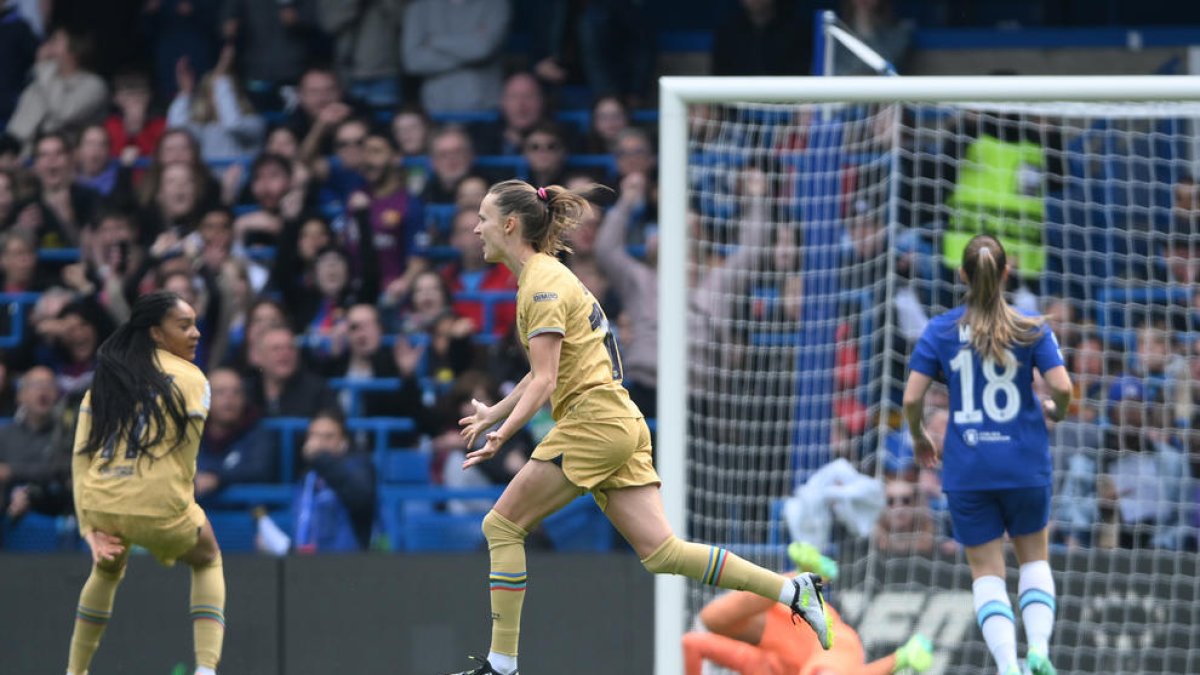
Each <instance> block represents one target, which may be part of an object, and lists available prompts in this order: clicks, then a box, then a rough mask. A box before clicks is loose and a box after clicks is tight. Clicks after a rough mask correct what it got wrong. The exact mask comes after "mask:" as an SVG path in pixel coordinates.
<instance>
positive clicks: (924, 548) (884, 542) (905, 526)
mask: <svg viewBox="0 0 1200 675" xmlns="http://www.w3.org/2000/svg"><path fill="white" fill-rule="evenodd" d="M884 493H885V494H886V496H887V507H886V508H885V509H884V512H883V515H882V516H880V518H879V522H878V523H877V524H876V526H875V546H876V548H877V549H878V550H879V551H881V552H884V553H891V554H899V555H929V554H930V553H932V552H933V546H934V528H933V525H934V523H933V517H932V513H931V511H930V509H929V505H928V504H927V503H926V501H925V497H924V495H923V494H922V493H921V491H920V490H919V489H918V487H917V483H916V482H914V481H913V480H910V479H909V478H906V477H904V476H903V475H898V476H894V477H889V478H888V479H887V482H886V484H885V486H884Z"/></svg>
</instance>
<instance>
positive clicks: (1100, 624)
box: [687, 102, 1200, 673]
mask: <svg viewBox="0 0 1200 675" xmlns="http://www.w3.org/2000/svg"><path fill="white" fill-rule="evenodd" d="M1195 117H1200V107H1198V106H1196V105H1194V104H1162V105H1150V104H1140V105H1124V104H1120V103H1104V104H1081V103H1064V104H1022V103H1019V102H1014V103H1012V104H1003V105H999V104H980V105H966V104H962V105H897V104H872V105H766V104H750V103H738V104H707V105H692V106H690V107H689V132H688V154H689V156H688V173H687V179H688V191H689V193H688V196H689V218H690V219H689V225H688V237H689V247H688V252H687V265H688V274H689V277H688V278H689V285H690V295H689V307H688V320H689V324H688V350H689V351H688V362H689V365H690V381H689V385H688V386H689V400H688V444H687V447H688V453H689V456H688V482H689V491H688V495H687V516H688V520H687V528H688V535H689V536H691V537H692V538H693V539H696V540H699V541H706V542H712V543H719V544H723V545H727V546H728V547H730V548H731V549H732V550H734V551H737V552H739V553H742V554H744V555H746V556H747V557H750V558H752V559H754V560H756V561H757V562H760V563H762V564H765V565H768V566H771V567H773V568H776V569H783V568H786V567H788V565H789V563H788V561H787V559H786V555H785V553H784V547H785V545H786V544H787V542H788V541H789V538H790V533H789V528H788V525H787V523H785V522H784V520H785V519H784V514H785V512H787V511H788V510H789V509H788V507H787V498H788V497H789V496H790V495H792V493H793V490H794V489H795V488H796V487H797V486H798V485H800V484H802V483H803V482H804V481H805V480H806V479H807V478H808V477H809V476H811V475H812V473H813V472H814V471H816V470H817V469H819V468H820V467H823V466H825V465H826V464H828V463H829V462H830V461H831V460H833V459H836V458H845V459H847V460H849V461H850V462H851V464H852V465H854V466H855V467H857V468H858V469H859V470H861V471H862V472H864V473H865V474H867V475H869V476H870V477H874V478H879V479H883V480H885V482H886V488H885V489H886V493H887V495H888V505H887V506H886V507H885V508H884V513H883V515H882V517H881V519H880V521H879V523H878V525H877V527H876V528H875V531H874V532H873V533H872V534H871V536H869V537H858V536H856V535H855V534H854V533H853V530H854V529H855V528H854V526H853V522H852V519H850V518H846V519H838V518H834V519H833V526H832V528H831V529H830V530H829V532H830V534H829V540H828V542H827V549H828V551H829V552H830V553H831V555H834V556H836V557H837V558H838V559H839V560H840V561H841V565H842V577H841V579H840V580H839V582H838V583H837V589H838V590H837V591H835V593H834V596H833V597H834V601H835V603H838V604H840V605H841V607H842V609H843V615H844V616H845V617H846V618H847V620H849V622H850V623H851V624H852V625H856V626H857V627H858V628H859V630H860V633H861V635H862V637H863V641H864V643H865V645H866V648H867V651H868V653H869V654H870V655H871V656H872V657H879V656H882V655H884V654H886V653H887V652H888V650H890V649H891V648H894V647H895V646H898V645H899V644H900V643H902V642H903V641H904V640H905V639H907V638H908V636H909V635H911V634H912V633H913V632H916V631H918V630H920V631H921V632H924V633H925V634H927V635H928V636H929V637H931V638H933V640H934V642H935V643H936V644H937V645H938V647H939V658H938V661H937V663H936V664H935V672H954V673H972V672H974V673H982V672H991V670H992V669H993V668H992V666H991V663H990V658H989V657H988V655H987V651H986V649H985V647H984V645H983V642H982V640H981V638H980V637H979V635H978V629H977V628H976V627H975V625H974V612H973V610H972V606H971V598H970V574H969V570H968V568H967V566H966V564H965V561H964V559H963V557H962V554H961V552H960V551H958V550H957V549H956V547H955V546H954V544H953V542H952V539H951V532H950V526H949V522H948V517H947V516H946V514H945V510H944V499H943V498H942V497H941V495H940V489H939V486H938V480H937V476H936V475H934V474H928V473H924V474H922V473H918V472H917V471H916V469H915V468H914V467H912V466H911V457H910V455H911V450H910V449H909V448H908V446H907V443H906V442H905V439H906V436H907V432H905V431H903V430H902V429H900V420H899V414H898V413H899V402H900V400H899V399H900V392H901V388H902V386H903V379H904V377H905V367H906V364H907V359H908V354H909V349H910V347H911V344H912V343H913V341H914V340H915V339H916V337H917V336H918V335H919V334H920V331H921V329H922V328H923V323H924V321H926V320H927V319H928V317H929V316H932V315H933V314H935V313H937V312H940V311H942V310H943V309H945V308H947V307H950V306H952V305H953V304H955V303H956V302H957V300H958V299H959V295H960V293H961V290H962V288H961V286H959V285H957V284H956V281H955V273H956V270H955V268H956V265H954V264H947V263H946V259H947V258H953V256H954V255H955V254H956V252H960V251H961V247H962V245H963V244H964V243H965V240H966V239H968V238H969V237H970V236H971V235H973V234H975V233H977V232H980V231H987V232H991V233H993V234H997V235H999V236H1001V238H1002V239H1003V241H1004V242H1005V244H1006V246H1007V247H1008V248H1009V259H1010V261H1012V262H1013V263H1014V264H1015V265H1016V266H1017V268H1018V269H1017V271H1016V273H1015V274H1013V275H1012V284H1011V288H1010V289H1009V290H1010V291H1011V294H1010V300H1011V301H1012V302H1014V303H1015V304H1017V305H1018V306H1021V307H1025V308H1028V309H1031V310H1034V311H1040V312H1044V313H1046V314H1048V316H1049V318H1050V319H1051V321H1052V325H1053V326H1054V328H1055V330H1056V332H1057V334H1058V337H1059V341H1060V343H1061V344H1062V346H1063V351H1064V355H1065V356H1066V358H1067V359H1068V367H1069V370H1070V371H1071V374H1072V377H1073V378H1074V379H1075V381H1076V382H1077V384H1078V389H1079V394H1080V400H1079V402H1078V403H1077V404H1076V406H1075V408H1074V410H1073V412H1072V416H1071V418H1070V419H1069V421H1068V422H1066V423H1063V424H1061V425H1060V426H1059V428H1058V429H1057V430H1056V431H1055V437H1056V439H1057V441H1056V447H1055V448H1054V449H1053V452H1054V458H1055V467H1056V472H1055V481H1056V483H1055V486H1056V491H1055V494H1056V498H1055V507H1054V512H1053V514H1052V521H1053V526H1054V528H1053V535H1052V542H1053V545H1054V552H1055V555H1054V559H1053V561H1052V565H1053V566H1054V569H1055V572H1056V578H1057V579H1058V585H1059V592H1060V599H1059V621H1058V624H1057V632H1056V636H1055V638H1054V640H1053V644H1052V656H1053V657H1054V661H1055V664H1056V666H1057V667H1058V669H1059V672H1060V673H1071V672H1081V673H1082V672H1161V673H1168V672H1171V673H1181V672H1200V640H1198V637H1200V636H1198V635H1197V632H1198V631H1197V629H1196V628H1195V626H1197V625H1200V609H1197V604H1196V601H1197V600H1200V580H1198V577H1197V574H1196V572H1197V570H1196V559H1195V550H1196V536H1195V535H1196V531H1197V530H1196V525H1197V521H1196V518H1197V508H1196V501H1197V490H1196V485H1195V483H1194V482H1193V481H1192V480H1191V477H1192V476H1195V474H1196V472H1195V469H1194V468H1193V463H1195V464H1196V468H1200V442H1196V441H1197V440H1200V434H1193V432H1192V431H1191V429H1192V428H1193V426H1194V425H1193V422H1200V417H1197V415H1198V414H1200V408H1197V407H1196V398H1195V396H1194V395H1193V394H1194V393H1200V358H1198V357H1194V356H1193V354H1197V355H1200V341H1194V340H1193V337H1194V336H1195V333H1194V329H1195V326H1196V323H1195V322H1196V319H1197V318H1200V230H1197V231H1196V232H1195V233H1194V232H1193V229H1194V225H1195V223H1196V222H1197V220H1198V219H1200V192H1198V191H1197V189H1196V185H1195V183H1194V182H1193V181H1191V178H1190V177H1191V176H1192V175H1193V171H1192V168H1193V157H1194V156H1195V153H1194V151H1193V147H1192V146H1193V143H1194V141H1193V136H1192V127H1193V123H1192V119H1193V118H1195ZM1143 327H1144V328H1143ZM1114 397H1116V398H1114ZM930 398H931V401H932V402H933V404H934V405H933V407H931V410H930V424H931V426H934V427H936V425H937V424H938V423H939V421H940V420H939V418H942V417H943V416H944V414H943V413H939V412H937V410H936V408H937V406H938V405H939V403H938V401H941V403H940V405H941V407H942V408H944V407H945V397H944V395H942V396H939V395H938V393H937V392H935V393H934V395H933V396H931V397H930ZM1135 399H1140V401H1141V402H1140V403H1138V404H1134V403H1132V401H1133V400H1135ZM1122 400H1123V401H1124V403H1121V401H1122ZM1119 410H1127V411H1128V412H1129V414H1128V416H1127V417H1125V418H1124V419H1125V420H1126V422H1125V423H1124V424H1121V423H1119V420H1118V418H1117V413H1118V411H1119ZM1134 412H1137V413H1139V414H1140V415H1141V417H1142V421H1141V422H1138V423H1137V424H1136V426H1135V420H1134V419H1133V413H1134ZM1135 445H1136V448H1135V447H1134V446H1135ZM1193 446H1195V447H1196V451H1195V452H1193V451H1192V447H1193ZM831 494H832V493H831ZM795 503H796V504H799V503H800V502H795ZM851 506H859V507H861V506H862V504H861V503H859V504H853V503H851V502H850V501H849V500H843V502H842V503H841V506H839V508H840V509H841V510H842V513H847V512H849V511H850V508H849V507H851ZM805 532H806V534H808V535H810V536H815V537H820V536H821V534H822V533H821V531H820V530H819V529H818V530H817V531H815V532H814V531H813V530H812V529H811V528H809V529H807V530H805ZM1010 582H1011V583H1010V590H1011V591H1012V592H1013V595H1014V597H1015V590H1016V579H1015V575H1010ZM709 597H711V591H710V590H709V589H705V588H700V587H698V586H693V587H691V590H690V592H689V612H691V613H694V612H695V611H696V610H698V608H699V607H700V606H701V604H702V603H703V601H705V600H707V599H708V598H709ZM1019 624H1020V622H1019V621H1018V629H1019ZM1022 642H1023V640H1022Z"/></svg>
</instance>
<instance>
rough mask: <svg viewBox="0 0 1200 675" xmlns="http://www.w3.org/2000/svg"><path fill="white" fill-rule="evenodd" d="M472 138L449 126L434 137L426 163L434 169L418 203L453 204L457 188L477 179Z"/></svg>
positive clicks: (438, 131) (455, 127) (458, 127)
mask: <svg viewBox="0 0 1200 675" xmlns="http://www.w3.org/2000/svg"><path fill="white" fill-rule="evenodd" d="M472 145H473V144H472V142H471V137H470V135H468V134H467V131H466V130H465V129H463V128H462V127H460V126H458V125H455V124H450V125H446V126H444V127H441V128H440V129H438V130H437V131H435V132H434V133H433V137H432V138H431V139H430V141H429V153H430V154H429V163H430V167H431V168H432V169H433V171H432V175H431V176H429V180H428V182H426V183H425V191H424V192H423V193H422V194H421V200H422V201H424V202H425V203H426V204H453V203H454V200H455V197H456V194H455V191H456V190H457V189H458V186H459V184H460V183H462V181H464V180H465V179H467V178H469V177H472V176H478V173H477V172H476V171H475V150H474V148H473V147H472Z"/></svg>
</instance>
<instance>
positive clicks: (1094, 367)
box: [1066, 333, 1119, 423]
mask: <svg viewBox="0 0 1200 675" xmlns="http://www.w3.org/2000/svg"><path fill="white" fill-rule="evenodd" d="M1066 358H1067V371H1068V372H1069V373H1071V382H1072V383H1073V384H1074V386H1075V392H1074V393H1073V394H1072V396H1071V409H1070V411H1069V412H1068V418H1069V419H1072V420H1077V421H1079V422H1086V423H1098V422H1099V421H1100V420H1101V419H1102V415H1101V412H1102V411H1103V407H1104V404H1105V400H1104V399H1105V396H1106V395H1107V387H1108V384H1109V381H1108V378H1107V377H1106V375H1105V374H1106V373H1107V372H1113V371H1119V367H1117V366H1116V364H1113V368H1112V370H1110V369H1109V367H1108V364H1107V363H1106V361H1107V360H1108V359H1107V357H1106V355H1105V349H1104V343H1103V342H1101V340H1100V338H1099V337H1098V336H1097V335H1095V334H1094V333H1082V334H1080V335H1078V336H1077V337H1076V338H1075V341H1074V343H1073V344H1071V345H1070V348H1069V349H1068V350H1066Z"/></svg>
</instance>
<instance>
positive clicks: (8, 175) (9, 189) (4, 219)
mask: <svg viewBox="0 0 1200 675" xmlns="http://www.w3.org/2000/svg"><path fill="white" fill-rule="evenodd" d="M16 207H17V178H16V176H15V175H13V173H12V172H10V171H8V170H6V169H0V230H5V229H8V226H9V225H11V224H12V223H13V221H15V220H16V217H17V208H16Z"/></svg>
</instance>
